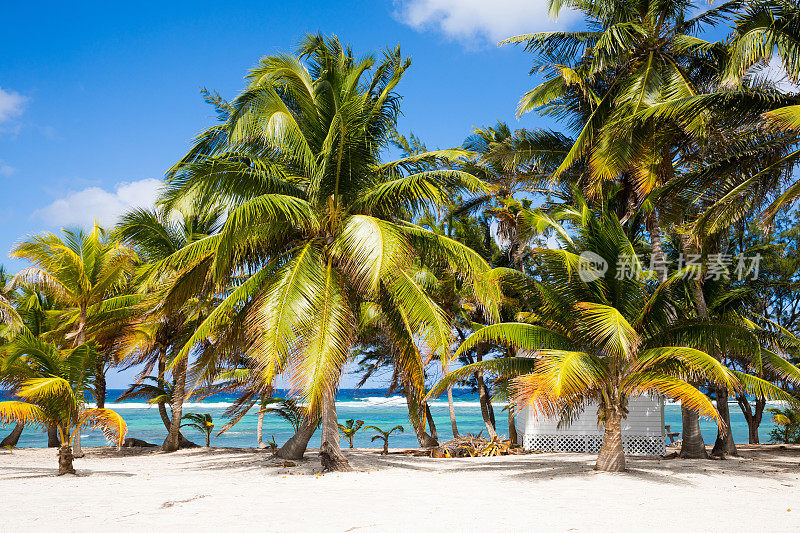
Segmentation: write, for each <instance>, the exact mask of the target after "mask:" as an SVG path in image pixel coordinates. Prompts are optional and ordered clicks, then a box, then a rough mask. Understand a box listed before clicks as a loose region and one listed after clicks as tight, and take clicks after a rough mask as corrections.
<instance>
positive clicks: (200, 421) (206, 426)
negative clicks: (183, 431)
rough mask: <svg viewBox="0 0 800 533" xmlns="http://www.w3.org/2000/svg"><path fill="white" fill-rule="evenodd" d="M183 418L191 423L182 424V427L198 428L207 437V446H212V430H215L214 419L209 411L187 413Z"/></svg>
mask: <svg viewBox="0 0 800 533" xmlns="http://www.w3.org/2000/svg"><path fill="white" fill-rule="evenodd" d="M183 420H188V421H189V423H186V424H181V427H187V426H188V427H192V428H195V429H196V430H198V431H199V432H200V433H202V434H203V436H204V437H205V438H206V448H208V447H210V446H211V432H212V431H214V419H213V418H212V417H211V415H210V414H208V413H203V414H200V413H186V414H185V415H183Z"/></svg>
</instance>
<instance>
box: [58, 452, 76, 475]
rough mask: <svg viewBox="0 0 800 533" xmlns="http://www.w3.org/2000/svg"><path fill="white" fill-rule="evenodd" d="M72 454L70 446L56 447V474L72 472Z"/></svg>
mask: <svg viewBox="0 0 800 533" xmlns="http://www.w3.org/2000/svg"><path fill="white" fill-rule="evenodd" d="M73 459H74V456H73V454H72V447H71V446H69V445H67V446H60V447H59V448H58V475H59V476H63V475H64V474H74V473H75V468H74V467H73V466H72V460H73Z"/></svg>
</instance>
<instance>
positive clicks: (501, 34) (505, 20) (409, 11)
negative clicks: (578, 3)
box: [395, 0, 573, 43]
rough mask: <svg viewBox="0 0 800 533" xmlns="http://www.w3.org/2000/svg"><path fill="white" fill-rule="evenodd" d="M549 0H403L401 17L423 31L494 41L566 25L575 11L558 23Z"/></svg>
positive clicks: (398, 4) (398, 15) (401, 0)
mask: <svg viewBox="0 0 800 533" xmlns="http://www.w3.org/2000/svg"><path fill="white" fill-rule="evenodd" d="M547 3H548V2H547V0H491V1H486V0H399V1H396V2H395V5H396V6H397V12H396V15H397V17H398V18H399V19H400V20H401V21H402V22H404V23H406V24H408V25H409V26H411V27H413V28H415V29H417V30H423V29H427V28H430V27H434V28H437V29H438V30H440V31H442V32H443V33H444V34H445V35H447V36H448V37H451V38H455V39H460V40H475V39H488V40H490V41H492V42H495V43H496V42H498V41H501V40H503V39H505V38H507V37H512V36H514V35H519V34H522V33H531V32H536V31H544V30H549V29H553V28H556V27H563V26H564V22H565V21H566V20H568V19H570V18H572V17H573V13H571V12H567V11H563V12H562V14H561V15H560V16H559V20H558V22H557V21H555V20H553V19H552V18H551V17H550V15H549V12H548V8H547Z"/></svg>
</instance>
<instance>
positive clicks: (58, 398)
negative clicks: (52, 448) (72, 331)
mask: <svg viewBox="0 0 800 533" xmlns="http://www.w3.org/2000/svg"><path fill="white" fill-rule="evenodd" d="M96 358H97V352H96V351H95V350H94V349H93V348H92V347H91V346H90V345H88V344H81V345H80V346H77V347H75V348H69V349H63V350H59V349H58V348H56V347H55V346H53V345H52V344H48V343H46V342H44V341H42V340H40V339H37V338H35V337H33V336H32V335H30V334H28V333H24V334H21V335H20V336H18V337H17V338H16V339H15V340H14V341H13V342H12V343H10V344H9V345H7V346H4V347H3V357H2V370H3V372H2V379H3V381H2V383H3V385H4V386H6V387H9V388H10V389H11V390H12V391H13V393H14V394H15V395H16V396H17V397H19V398H20V400H12V401H5V402H0V423H2V424H6V423H8V422H14V423H22V424H26V425H31V426H38V427H43V428H46V427H49V426H55V428H56V430H57V432H58V438H59V443H60V447H59V451H58V475H63V474H74V473H75V469H74V468H73V466H72V460H73V453H72V446H73V443H74V441H75V437H76V436H77V435H78V434H79V433H80V431H81V428H83V427H84V426H86V425H89V426H91V427H95V428H98V429H100V430H101V431H102V432H103V434H104V435H105V436H106V438H108V439H109V440H111V441H112V442H115V443H116V444H117V447H120V446H122V443H123V442H124V440H125V433H126V431H127V426H126V425H125V421H124V420H123V419H122V417H121V416H119V415H118V414H117V413H115V412H114V411H112V410H110V409H104V408H90V409H86V408H84V403H85V400H84V398H83V392H82V391H84V390H85V389H86V386H87V385H88V384H89V383H90V382H91V380H92V379H94V377H95V376H93V374H92V369H93V368H94V362H95V361H94V359H96Z"/></svg>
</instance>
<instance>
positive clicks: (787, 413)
mask: <svg viewBox="0 0 800 533" xmlns="http://www.w3.org/2000/svg"><path fill="white" fill-rule="evenodd" d="M767 411H769V412H770V413H772V417H770V420H772V423H773V424H775V425H776V426H778V427H776V428H775V429H773V430H772V432H770V438H771V439H772V440H773V441H775V442H786V443H795V442H798V441H800V411H798V410H797V409H793V408H791V407H785V408H778V407H770V408H769V409H767Z"/></svg>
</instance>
